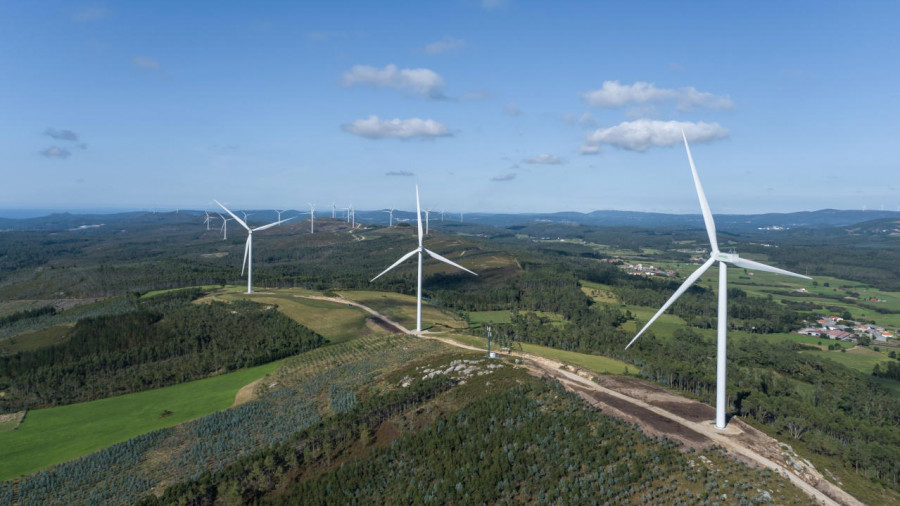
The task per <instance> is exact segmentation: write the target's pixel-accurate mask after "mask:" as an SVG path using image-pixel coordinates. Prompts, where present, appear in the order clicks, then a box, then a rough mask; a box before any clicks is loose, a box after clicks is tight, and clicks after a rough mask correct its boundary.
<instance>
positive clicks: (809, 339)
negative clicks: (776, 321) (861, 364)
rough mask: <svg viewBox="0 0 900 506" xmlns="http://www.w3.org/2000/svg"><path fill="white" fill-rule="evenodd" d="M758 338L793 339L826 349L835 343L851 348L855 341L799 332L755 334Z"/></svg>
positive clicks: (796, 341)
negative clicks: (805, 334) (836, 339)
mask: <svg viewBox="0 0 900 506" xmlns="http://www.w3.org/2000/svg"><path fill="white" fill-rule="evenodd" d="M756 335H757V336H759V338H760V339H769V340H773V341H783V340H788V341H794V342H795V343H802V344H809V345H812V346H820V347H821V348H822V349H827V348H828V346H829V345H832V344H837V345H838V346H840V347H841V348H852V347H854V346H856V343H848V342H845V341H834V340H831V339H828V338H823V337H813V336H801V335H800V334H756Z"/></svg>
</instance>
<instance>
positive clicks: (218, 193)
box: [0, 0, 900, 213]
mask: <svg viewBox="0 0 900 506" xmlns="http://www.w3.org/2000/svg"><path fill="white" fill-rule="evenodd" d="M786 4H787V5H786ZM897 5H898V4H895V3H893V2H877V3H876V2H852V3H851V2H790V3H785V2H753V3H735V2H681V3H677V2H640V3H638V2H567V3H564V2H536V1H535V2H526V1H519V0H507V1H501V0H459V1H448V2H340V1H331V2H246V3H243V4H242V5H236V6H234V5H231V3H228V2H174V1H172V2H140V3H139V2H121V3H114V2H99V3H79V2H72V1H65V2H4V3H2V4H0V48H2V50H0V76H2V78H0V170H2V171H3V174H4V181H5V184H4V185H2V187H0V208H67V209H84V208H99V207H116V208H138V209H140V208H149V207H153V208H157V209H158V208H175V207H180V208H195V209H197V208H208V207H210V205H211V201H212V199H213V198H216V199H219V200H220V201H223V202H229V203H232V204H233V205H235V206H237V207H244V208H251V207H253V208H263V207H271V208H286V207H288V208H291V207H292V208H301V207H305V205H306V203H307V202H310V201H314V202H317V203H319V205H320V206H321V207H325V205H328V206H330V203H331V202H332V201H335V202H337V203H338V205H339V206H341V205H347V204H350V203H352V204H354V206H355V207H357V208H361V209H375V208H384V207H397V208H405V209H409V208H411V207H412V206H414V193H413V185H414V184H416V183H418V184H419V185H420V187H421V191H422V200H423V205H424V206H426V207H435V208H445V209H448V210H450V209H453V210H457V209H461V210H464V211H469V212H471V211H488V212H525V211H561V210H574V211H591V210H595V209H624V210H638V211H663V212H679V213H696V212H698V211H699V206H698V205H697V202H696V195H695V194H694V190H693V186H692V182H691V177H690V171H689V167H688V164H687V159H686V156H685V154H684V149H683V147H682V146H681V145H680V144H679V139H678V137H680V130H681V129H684V130H685V131H686V133H687V135H688V137H689V140H691V141H692V143H691V146H692V151H693V154H694V159H695V161H696V163H697V168H698V171H699V172H700V176H701V179H702V181H703V184H704V187H705V189H706V193H707V195H708V197H709V200H710V205H711V207H712V209H713V212H714V213H757V212H783V211H797V210H814V209H822V208H829V207H830V208H842V209H848V208H852V209H859V208H862V207H867V208H869V209H878V208H881V207H884V208H885V209H890V210H894V209H898V208H900V207H898V206H900V192H898V190H900V176H898V175H897V174H898V169H900V163H898V160H900V157H898V152H900V150H898V148H897V147H896V146H897V141H896V137H897V135H898V133H900V128H898V127H900V91H898V90H900V87H898V86H897V83H898V77H900V76H898V74H900V70H898V69H900V66H898V65H897V62H898V61H900V36H898V35H897V28H896V20H897V19H900V16H898V14H900V13H898V10H900V8H898V7H897ZM676 134H677V135H676Z"/></svg>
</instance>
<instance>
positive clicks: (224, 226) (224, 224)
mask: <svg viewBox="0 0 900 506" xmlns="http://www.w3.org/2000/svg"><path fill="white" fill-rule="evenodd" d="M216 214H219V213H216ZM219 218H222V240H223V241H224V240H226V239H228V222H229V221H231V218H226V217H224V216H222V215H221V214H219Z"/></svg>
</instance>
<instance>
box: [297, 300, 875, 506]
mask: <svg viewBox="0 0 900 506" xmlns="http://www.w3.org/2000/svg"><path fill="white" fill-rule="evenodd" d="M297 297H304V298H309V299H318V300H327V301H331V302H336V303H338V304H349V305H351V306H354V307H358V308H360V309H362V310H364V311H366V312H368V313H369V314H371V315H373V316H375V317H377V318H380V319H381V320H383V321H384V322H385V323H387V324H389V325H391V326H393V327H396V328H397V329H399V330H400V331H402V332H404V333H407V334H414V335H418V336H420V337H423V338H426V339H434V340H437V341H441V342H442V343H445V344H449V345H451V346H455V347H457V348H463V349H467V350H473V351H479V352H486V351H487V350H485V349H483V348H478V347H476V346H470V345H467V344H462V343H460V342H457V341H455V340H453V339H450V338H447V337H440V336H435V335H430V334H429V333H428V332H427V331H426V332H420V333H416V332H413V331H410V330H409V329H407V328H405V327H404V326H403V325H400V324H399V323H397V322H395V321H393V320H391V319H390V318H388V317H386V316H384V315H382V314H380V313H378V312H377V311H375V310H373V309H372V308H370V307H368V306H365V305H363V304H360V303H358V302H354V301H352V300H349V299H346V298H344V297H324V296H315V295H297ZM510 356H514V357H517V358H520V359H524V362H523V363H524V364H525V366H526V367H527V368H528V370H529V372H531V373H532V374H535V375H538V376H548V377H551V378H553V379H555V380H557V381H559V382H560V384H562V385H563V387H565V388H566V389H567V390H570V391H572V392H575V393H577V394H578V395H579V396H581V398H583V399H584V400H585V401H586V402H588V403H590V404H591V405H594V406H597V407H600V408H601V409H602V410H603V412H604V413H607V414H609V415H611V416H615V417H617V418H620V419H622V420H625V421H627V422H629V423H636V424H638V425H640V427H641V429H642V430H643V431H644V432H645V433H646V434H649V435H653V436H662V435H665V436H667V437H670V438H673V439H678V440H679V441H681V442H682V443H684V445H685V447H686V448H690V447H693V448H697V449H702V448H706V447H708V446H711V445H719V446H722V447H723V448H725V450H726V451H728V453H730V454H731V455H733V456H735V457H736V458H738V459H739V460H741V461H743V462H746V463H748V464H750V465H755V466H761V467H767V468H769V469H771V470H773V471H775V472H777V473H778V474H780V475H782V476H784V477H786V478H787V479H789V480H790V481H791V483H793V484H794V485H795V486H797V487H799V488H800V489H801V490H803V491H804V492H806V493H807V494H808V495H809V496H810V497H812V498H813V499H815V500H816V501H817V502H818V503H820V504H827V505H839V504H840V505H854V506H855V505H862V504H863V503H862V502H860V501H859V500H857V499H856V498H855V497H853V496H852V495H850V494H848V493H847V492H845V491H844V490H842V489H840V488H839V487H837V486H836V485H834V484H832V483H831V482H829V481H827V480H826V479H825V478H824V477H823V476H822V474H821V473H820V472H819V471H817V470H816V469H815V467H813V466H812V464H810V463H809V462H807V461H805V460H804V459H802V458H801V457H799V456H798V455H796V454H794V453H793V452H792V451H790V450H789V447H786V446H785V445H782V444H781V443H779V442H778V441H777V440H775V439H773V438H771V437H769V436H768V435H766V434H764V433H763V432H761V431H759V430H757V429H755V428H753V427H751V426H750V425H748V424H746V423H744V422H743V421H742V420H740V419H738V418H732V419H731V421H730V422H729V423H728V427H727V428H725V429H724V430H722V429H717V428H716V427H715V425H714V424H713V423H712V420H713V418H714V417H715V409H713V408H712V407H711V406H708V405H706V404H703V403H701V402H699V401H694V400H691V399H686V398H684V397H681V396H678V395H676V394H673V393H671V392H669V391H668V390H665V389H664V388H661V387H660V386H658V385H655V384H653V383H650V382H649V381H644V380H641V379H638V378H631V377H625V376H597V375H596V374H594V373H592V372H590V371H585V370H581V369H578V368H575V367H573V366H570V365H567V364H564V363H562V362H559V361H557V360H552V359H548V358H545V357H541V356H538V355H533V354H530V353H523V352H512V353H511V354H510Z"/></svg>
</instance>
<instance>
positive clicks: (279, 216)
mask: <svg viewBox="0 0 900 506" xmlns="http://www.w3.org/2000/svg"><path fill="white" fill-rule="evenodd" d="M273 211H275V212H276V213H278V221H281V213H283V212H284V211H279V210H278V209H273Z"/></svg>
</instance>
